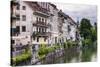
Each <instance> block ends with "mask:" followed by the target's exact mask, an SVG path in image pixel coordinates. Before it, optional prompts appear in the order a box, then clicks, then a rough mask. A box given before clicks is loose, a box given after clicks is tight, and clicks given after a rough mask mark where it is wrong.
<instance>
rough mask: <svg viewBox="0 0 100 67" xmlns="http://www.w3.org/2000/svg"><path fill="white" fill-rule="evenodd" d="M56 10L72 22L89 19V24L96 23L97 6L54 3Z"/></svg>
mask: <svg viewBox="0 0 100 67" xmlns="http://www.w3.org/2000/svg"><path fill="white" fill-rule="evenodd" d="M54 4H55V5H56V6H57V8H58V9H61V10H62V11H63V12H65V13H66V14H68V15H69V16H71V17H72V18H73V19H74V21H77V20H78V19H79V20H81V19H82V18H84V17H85V18H88V19H90V21H91V23H94V22H97V6H96V5H83V4H65V3H54Z"/></svg>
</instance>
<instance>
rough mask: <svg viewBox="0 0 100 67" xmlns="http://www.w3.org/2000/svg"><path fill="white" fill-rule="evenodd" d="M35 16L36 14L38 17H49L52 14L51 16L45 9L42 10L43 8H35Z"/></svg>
mask: <svg viewBox="0 0 100 67" xmlns="http://www.w3.org/2000/svg"><path fill="white" fill-rule="evenodd" d="M33 14H36V15H42V16H44V17H49V16H50V14H49V11H48V10H47V9H45V8H42V7H39V6H38V7H37V6H36V7H35V12H34V13H33Z"/></svg>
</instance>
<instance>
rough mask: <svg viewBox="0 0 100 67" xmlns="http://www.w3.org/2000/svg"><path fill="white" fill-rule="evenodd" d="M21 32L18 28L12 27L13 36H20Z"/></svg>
mask: <svg viewBox="0 0 100 67" xmlns="http://www.w3.org/2000/svg"><path fill="white" fill-rule="evenodd" d="M19 34H20V33H19V32H18V31H17V30H16V28H11V36H18V35H19Z"/></svg>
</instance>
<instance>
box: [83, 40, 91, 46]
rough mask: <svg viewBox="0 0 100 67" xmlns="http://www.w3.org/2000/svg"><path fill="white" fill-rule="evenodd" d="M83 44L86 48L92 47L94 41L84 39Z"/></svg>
mask: <svg viewBox="0 0 100 67" xmlns="http://www.w3.org/2000/svg"><path fill="white" fill-rule="evenodd" d="M82 43H83V47H85V46H91V45H92V40H91V39H84V40H83V41H82Z"/></svg>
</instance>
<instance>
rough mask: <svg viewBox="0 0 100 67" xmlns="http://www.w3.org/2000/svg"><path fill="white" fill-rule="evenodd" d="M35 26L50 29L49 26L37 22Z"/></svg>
mask: <svg viewBox="0 0 100 67" xmlns="http://www.w3.org/2000/svg"><path fill="white" fill-rule="evenodd" d="M33 26H39V27H45V28H48V27H49V24H47V23H45V22H36V23H33Z"/></svg>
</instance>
